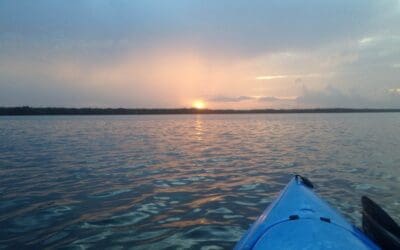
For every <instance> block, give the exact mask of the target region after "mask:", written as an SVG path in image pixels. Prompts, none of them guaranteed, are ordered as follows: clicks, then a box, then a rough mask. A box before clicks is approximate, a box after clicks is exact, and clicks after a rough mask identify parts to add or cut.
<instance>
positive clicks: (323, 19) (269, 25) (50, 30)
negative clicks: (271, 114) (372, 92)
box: [0, 0, 397, 56]
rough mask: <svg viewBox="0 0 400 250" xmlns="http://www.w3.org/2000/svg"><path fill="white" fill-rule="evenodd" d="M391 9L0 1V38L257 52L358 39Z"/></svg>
mask: <svg viewBox="0 0 400 250" xmlns="http://www.w3.org/2000/svg"><path fill="white" fill-rule="evenodd" d="M396 4H397V2H396V1H391V0H388V1H372V0H355V1H347V0H346V1H345V0H339V1H318V0H310V1H299V0H291V1H278V0H274V1H261V0H255V1H252V2H251V3H250V2H248V1H244V0H239V1H228V0H225V1H224V0H223V1H207V2H205V1H200V0H197V1H196V0H195V1H181V0H171V1H162V0H159V1H154V0H149V1H127V0H86V1H69V0H37V1H0V31H1V34H2V35H1V38H0V39H2V40H4V41H3V42H5V40H10V41H11V42H12V44H15V42H17V46H27V47H28V48H29V47H30V46H33V45H35V44H36V45H37V46H38V47H40V46H41V45H43V46H44V48H48V47H49V45H50V46H53V47H55V48H69V47H71V46H72V47H73V48H75V49H79V52H81V50H84V51H86V52H87V53H89V52H88V51H91V50H101V51H107V48H114V49H116V51H117V52H118V49H142V48H143V47H148V46H150V47H151V46H156V47H158V46H160V45H164V46H165V45H168V44H169V45H171V46H172V45H178V46H179V44H185V45H188V44H189V45H188V46H190V47H193V48H197V49H201V50H204V51H212V53H220V52H222V53H224V54H235V55H240V56H243V55H256V54H259V53H268V52H276V51H287V50H295V49H304V48H314V47H319V46H321V45H322V44H325V43H332V42H338V41H347V40H349V39H357V38H359V37H361V36H363V35H364V34H365V33H367V32H370V31H371V29H374V26H376V25H375V24H376V23H377V21H376V20H377V19H378V20H379V16H381V15H382V13H386V14H387V13H390V12H391V10H392V9H393V6H394V5H396ZM18 44H19V45H18ZM85 45H88V46H85ZM73 48H72V50H73ZM105 53H106V52H105Z"/></svg>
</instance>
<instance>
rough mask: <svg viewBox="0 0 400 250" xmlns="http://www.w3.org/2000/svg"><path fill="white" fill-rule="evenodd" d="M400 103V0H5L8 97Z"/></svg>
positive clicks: (0, 82)
mask: <svg viewBox="0 0 400 250" xmlns="http://www.w3.org/2000/svg"><path fill="white" fill-rule="evenodd" d="M195 100H203V101H204V102H205V103H206V105H207V107H210V108H262V107H273V108H296V107H299V108H300V107H388V108H392V107H397V108H398V107H400V2H399V1H391V0H390V1H386V0H382V1H368V0H360V1H314V0H310V1H177V0H170V1H161V0H160V1H150V0H146V1H145V0H143V1H142V0H137V1H128V0H124V1H122V0H86V1H68V0H37V1H23V0H21V1H11V0H0V105H1V106H15V105H31V106H73V107H75V106H78V107H81V106H96V107H190V106H191V105H192V103H193V102H194V101H195Z"/></svg>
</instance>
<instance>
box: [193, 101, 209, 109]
mask: <svg viewBox="0 0 400 250" xmlns="http://www.w3.org/2000/svg"><path fill="white" fill-rule="evenodd" d="M192 107H193V108H195V109H204V108H205V107H206V104H205V103H204V102H203V101H201V100H197V101H194V102H193V104H192Z"/></svg>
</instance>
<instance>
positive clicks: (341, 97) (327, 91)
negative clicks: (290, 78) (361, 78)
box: [296, 85, 400, 108]
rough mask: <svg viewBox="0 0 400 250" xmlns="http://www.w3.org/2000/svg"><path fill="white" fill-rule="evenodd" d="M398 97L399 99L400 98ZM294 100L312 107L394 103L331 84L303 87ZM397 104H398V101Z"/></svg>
mask: <svg viewBox="0 0 400 250" xmlns="http://www.w3.org/2000/svg"><path fill="white" fill-rule="evenodd" d="M388 96H389V95H388ZM398 99H399V100H400V98H398ZM296 101H297V102H298V103H299V104H301V105H305V106H307V107H313V108H373V107H392V105H395V103H393V102H391V101H389V100H387V99H384V100H374V99H371V98H368V97H365V96H362V95H360V94H359V93H357V92H356V91H347V92H345V91H343V90H340V89H338V88H336V87H334V86H332V85H327V86H326V87H325V88H324V89H322V90H311V89H308V88H307V87H303V93H302V95H301V96H299V97H298V98H297V99H296ZM392 101H393V100H392ZM397 104H399V102H398V101H397Z"/></svg>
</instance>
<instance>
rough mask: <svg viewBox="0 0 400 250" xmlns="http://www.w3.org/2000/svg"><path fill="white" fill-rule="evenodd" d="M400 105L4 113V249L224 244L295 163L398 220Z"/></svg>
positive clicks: (321, 184) (0, 182)
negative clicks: (238, 111) (299, 110)
mask: <svg viewBox="0 0 400 250" xmlns="http://www.w3.org/2000/svg"><path fill="white" fill-rule="evenodd" d="M399 163H400V114H394V113H391V114H389V113H388V114H373V113H369V114H284V115H277V114H275V115H264V114H259V115H177V116H53V117H1V118H0V248H18V249H21V248H57V249H59V248H63V249H85V248H94V249H95V248H113V249H121V248H127V249H187V248H191V249H203V250H205V249H229V248H231V247H232V246H233V245H234V244H235V242H236V241H237V240H238V239H239V238H240V236H241V235H242V234H243V233H244V232H245V230H246V229H247V228H248V226H249V224H251V223H252V222H253V221H254V220H255V219H256V218H257V216H258V215H259V214H260V213H261V212H262V211H263V210H264V208H265V207H266V206H267V205H268V204H269V203H270V202H271V201H272V200H273V199H274V197H275V196H276V195H277V193H278V192H279V190H281V189H282V188H283V187H284V186H285V184H286V183H287V182H288V181H289V179H290V176H291V174H293V173H300V174H302V175H305V176H307V177H309V178H310V179H311V180H312V181H313V182H314V184H315V186H316V190H317V192H318V193H319V194H320V195H321V196H323V197H324V198H325V199H326V200H327V201H328V202H329V203H330V204H332V205H333V206H335V207H337V208H338V209H339V210H340V211H341V212H342V213H344V214H345V216H346V217H347V218H348V219H349V220H351V221H352V222H353V223H356V224H359V221H360V216H361V215H360V197H361V195H364V194H368V195H369V196H370V197H372V198H373V199H375V200H376V201H377V202H378V203H380V204H383V206H384V208H385V209H386V210H387V211H388V212H389V213H391V214H392V215H394V217H395V219H397V220H398V221H400V192H399V191H400V169H399Z"/></svg>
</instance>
